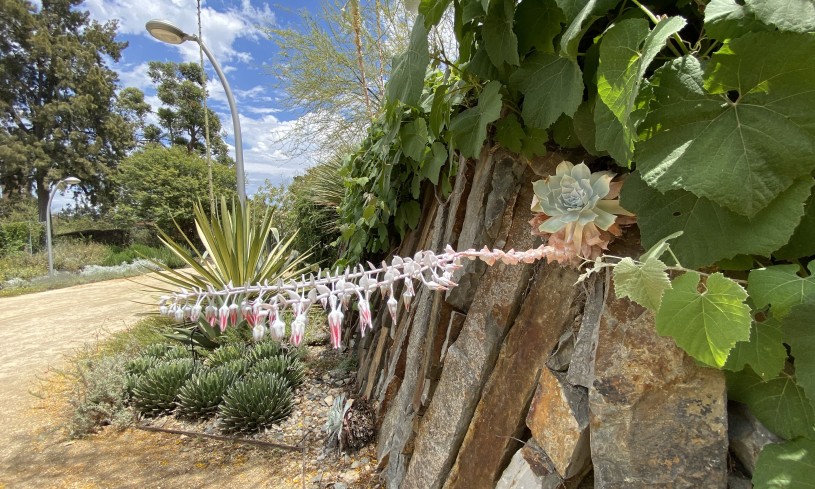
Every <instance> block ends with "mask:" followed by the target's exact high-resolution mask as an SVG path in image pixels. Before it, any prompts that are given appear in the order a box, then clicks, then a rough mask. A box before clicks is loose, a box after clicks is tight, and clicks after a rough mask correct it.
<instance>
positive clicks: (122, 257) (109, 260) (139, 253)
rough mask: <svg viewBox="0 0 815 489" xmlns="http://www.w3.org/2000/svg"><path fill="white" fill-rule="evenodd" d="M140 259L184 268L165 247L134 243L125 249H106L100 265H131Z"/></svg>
mask: <svg viewBox="0 0 815 489" xmlns="http://www.w3.org/2000/svg"><path fill="white" fill-rule="evenodd" d="M141 259H149V260H156V261H160V262H162V263H165V264H167V265H168V266H169V267H172V268H180V267H183V266H186V263H185V262H184V261H183V260H181V259H180V258H178V257H177V256H176V255H175V254H174V253H173V252H172V251H170V250H168V249H167V248H166V247H160V248H154V247H152V246H147V245H144V244H138V243H134V244H132V245H130V246H128V247H126V248H122V247H117V246H113V247H110V248H109V249H108V254H107V256H106V257H105V259H104V261H103V262H102V265H104V266H115V265H120V264H122V263H132V262H134V261H136V260H141Z"/></svg>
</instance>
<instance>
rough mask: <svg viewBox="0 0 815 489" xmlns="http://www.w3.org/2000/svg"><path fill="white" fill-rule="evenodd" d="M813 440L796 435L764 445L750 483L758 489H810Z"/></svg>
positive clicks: (814, 462) (814, 456)
mask: <svg viewBox="0 0 815 489" xmlns="http://www.w3.org/2000/svg"><path fill="white" fill-rule="evenodd" d="M814 467H815V441H813V440H807V439H806V438H799V439H797V440H791V441H788V442H784V443H773V444H770V445H767V446H765V447H764V449H763V450H761V453H760V454H759V455H758V460H756V468H755V470H754V471H753V487H759V488H762V489H812V488H813V487H815V484H813V483H812V469H813V468H814Z"/></svg>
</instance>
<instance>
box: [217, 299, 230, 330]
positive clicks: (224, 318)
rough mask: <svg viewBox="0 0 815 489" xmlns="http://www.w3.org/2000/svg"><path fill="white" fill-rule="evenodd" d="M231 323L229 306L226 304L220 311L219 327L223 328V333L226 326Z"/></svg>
mask: <svg viewBox="0 0 815 489" xmlns="http://www.w3.org/2000/svg"><path fill="white" fill-rule="evenodd" d="M228 322H229V306H227V305H226V304H224V305H223V306H221V307H220V308H219V309H218V326H219V327H220V328H221V333H223V332H224V331H226V325H227V323H228Z"/></svg>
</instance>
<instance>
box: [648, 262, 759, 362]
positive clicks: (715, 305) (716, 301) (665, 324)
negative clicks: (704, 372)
mask: <svg viewBox="0 0 815 489" xmlns="http://www.w3.org/2000/svg"><path fill="white" fill-rule="evenodd" d="M699 279H700V275H699V273H697V272H688V273H685V274H684V275H682V276H680V277H677V278H675V279H674V281H673V284H672V288H671V289H668V290H666V291H665V295H664V296H663V297H662V305H661V306H660V308H659V311H657V314H656V329H657V332H658V333H659V334H661V335H663V336H670V337H671V338H673V339H674V341H676V344H677V345H679V347H680V348H682V349H683V350H685V351H686V352H688V354H689V355H690V356H692V357H693V358H695V359H697V360H699V361H700V362H702V363H704V364H706V365H710V366H712V367H719V368H720V367H722V366H723V365H724V363H725V361H726V360H727V356H728V354H729V353H730V350H731V349H733V346H735V344H736V342H737V341H745V340H747V339H749V338H750V324H751V317H750V308H749V307H748V306H747V304H745V303H744V301H745V300H746V299H747V292H746V291H745V290H744V289H743V288H742V287H741V286H740V285H739V284H737V283H736V282H734V281H733V280H731V279H729V278H727V277H725V276H724V275H722V274H721V273H714V274H713V275H710V276H709V277H708V278H707V282H706V284H705V287H706V290H705V291H704V292H699V291H698V290H697V288H698V286H699Z"/></svg>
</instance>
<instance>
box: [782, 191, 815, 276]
mask: <svg viewBox="0 0 815 489" xmlns="http://www.w3.org/2000/svg"><path fill="white" fill-rule="evenodd" d="M804 211H805V212H804V217H802V218H801V223H800V224H798V227H797V228H795V232H794V233H792V237H791V238H790V239H789V241H788V242H787V244H786V245H784V247H783V248H781V249H780V250H778V251H776V252H775V253H773V256H775V257H777V258H782V259H784V260H794V259H795V258H801V257H804V256H812V255H815V192H813V193H812V194H810V196H809V199H808V200H807V201H806V202H805V203H804Z"/></svg>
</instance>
